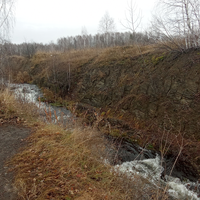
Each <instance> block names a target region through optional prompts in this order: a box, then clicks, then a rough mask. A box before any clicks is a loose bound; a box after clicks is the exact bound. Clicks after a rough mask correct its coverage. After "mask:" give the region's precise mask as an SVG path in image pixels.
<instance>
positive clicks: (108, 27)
mask: <svg viewBox="0 0 200 200" xmlns="http://www.w3.org/2000/svg"><path fill="white" fill-rule="evenodd" d="M115 30H116V26H115V22H114V19H113V18H112V17H110V15H109V13H108V12H106V13H105V14H104V16H103V17H102V18H101V20H100V22H99V30H98V32H99V33H105V34H107V33H112V32H114V31H115Z"/></svg>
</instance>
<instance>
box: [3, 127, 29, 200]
mask: <svg viewBox="0 0 200 200" xmlns="http://www.w3.org/2000/svg"><path fill="white" fill-rule="evenodd" d="M30 133H31V129H30V128H26V127H22V126H21V125H16V124H5V125H2V126H0V199H1V200H15V199H17V192H16V191H15V189H14V187H13V186H12V182H13V178H14V176H13V173H11V172H8V167H6V161H8V160H9V159H10V158H11V157H12V156H13V155H15V154H16V153H17V152H18V151H19V149H20V148H21V147H23V146H24V145H25V140H24V139H25V138H27V137H28V136H29V135H30Z"/></svg>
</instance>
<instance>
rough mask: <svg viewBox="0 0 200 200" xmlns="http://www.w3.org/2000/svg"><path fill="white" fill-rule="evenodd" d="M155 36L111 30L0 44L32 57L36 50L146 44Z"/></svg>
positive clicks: (9, 52) (8, 51) (11, 52)
mask: <svg viewBox="0 0 200 200" xmlns="http://www.w3.org/2000/svg"><path fill="white" fill-rule="evenodd" d="M155 37H156V36H154V37H152V35H150V33H148V32H145V33H142V32H138V33H131V32H124V33H120V32H112V33H104V34H99V33H98V34H96V35H91V34H90V35H77V36H71V37H62V38H59V39H58V40H57V42H56V43H54V42H50V43H49V44H43V43H35V42H24V43H22V44H12V43H10V42H5V43H4V44H3V45H1V46H0V48H1V52H4V53H3V54H4V55H5V54H7V55H19V56H26V57H29V58H30V57H32V56H33V55H34V54H35V53H36V52H38V51H42V52H55V51H57V52H66V51H69V50H80V49H86V48H106V47H114V46H127V45H133V44H140V45H147V44H153V43H154V42H155Z"/></svg>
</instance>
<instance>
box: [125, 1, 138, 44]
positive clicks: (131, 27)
mask: <svg viewBox="0 0 200 200" xmlns="http://www.w3.org/2000/svg"><path fill="white" fill-rule="evenodd" d="M141 21H142V11H141V10H140V9H139V8H138V5H137V4H136V1H132V0H130V2H128V6H127V10H126V12H125V19H124V20H123V21H121V25H122V26H123V27H124V28H125V29H126V30H128V31H130V32H131V33H132V40H133V41H134V42H136V41H137V39H138V38H137V37H136V31H137V29H138V28H139V26H140V25H141Z"/></svg>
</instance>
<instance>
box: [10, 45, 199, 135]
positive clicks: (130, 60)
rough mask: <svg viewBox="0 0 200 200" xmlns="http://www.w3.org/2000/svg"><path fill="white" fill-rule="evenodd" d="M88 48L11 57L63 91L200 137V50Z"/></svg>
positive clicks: (35, 79)
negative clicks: (77, 51) (170, 51)
mask: <svg viewBox="0 0 200 200" xmlns="http://www.w3.org/2000/svg"><path fill="white" fill-rule="evenodd" d="M84 53H85V52H84V51H82V52H80V53H79V54H78V53H74V54H72V53H71V54H70V55H64V54H60V55H59V54H57V55H53V56H52V55H47V54H38V55H35V56H34V57H33V58H32V59H28V60H25V61H24V60H22V58H20V62H18V61H17V60H19V58H16V57H15V58H12V62H11V63H15V65H16V64H17V65H20V66H18V67H17V70H16V71H18V72H21V71H22V74H24V72H23V71H24V70H25V71H26V72H28V74H29V75H30V77H31V79H32V82H33V83H36V84H39V85H40V86H41V87H48V88H50V89H51V90H52V91H54V92H56V93H58V94H59V95H61V96H62V97H65V96H68V95H70V96H71V97H72V98H73V99H74V100H76V101H79V102H82V103H85V104H89V105H91V106H94V107H98V108H104V109H105V108H106V109H111V110H113V111H114V112H118V113H119V115H120V116H123V117H125V118H126V120H129V119H130V120H131V119H138V120H140V121H145V122H148V123H154V124H156V125H157V126H159V127H160V126H161V127H163V126H165V128H167V129H168V130H169V129H170V130H172V129H173V131H176V132H180V131H181V132H182V133H185V136H187V137H191V136H192V137H195V138H196V139H200V134H199V133H200V122H199V119H200V103H199V102H200V50H191V51H189V52H187V53H185V54H180V53H177V52H174V53H167V52H152V51H151V52H146V53H145V52H144V51H143V52H142V53H141V54H140V53H139V54H138V53H137V54H136V53H135V51H133V48H132V47H117V48H112V49H108V50H102V51H101V52H96V53H95V52H94V51H90V52H86V53H87V54H86V53H85V54H84ZM69 59H70V61H69ZM23 63H24V66H23ZM69 64H70V66H71V68H70V78H69ZM13 68H15V69H16V66H14V64H13ZM25 74H26V76H27V73H25ZM30 77H29V79H30ZM69 79H70V80H69Z"/></svg>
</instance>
